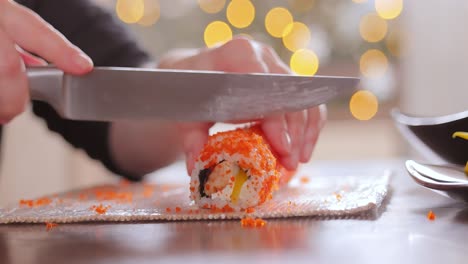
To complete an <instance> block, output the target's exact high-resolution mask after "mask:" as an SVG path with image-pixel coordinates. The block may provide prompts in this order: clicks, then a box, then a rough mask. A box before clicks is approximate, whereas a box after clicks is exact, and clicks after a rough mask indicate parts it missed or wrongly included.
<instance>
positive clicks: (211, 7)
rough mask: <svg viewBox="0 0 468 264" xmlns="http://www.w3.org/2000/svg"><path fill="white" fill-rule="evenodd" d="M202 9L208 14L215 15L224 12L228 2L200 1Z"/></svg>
mask: <svg viewBox="0 0 468 264" xmlns="http://www.w3.org/2000/svg"><path fill="white" fill-rule="evenodd" d="M198 5H199V6H200V8H201V9H202V10H203V11H205V12H206V13H208V14H215V13H218V12H220V11H221V10H223V8H224V5H226V0H198Z"/></svg>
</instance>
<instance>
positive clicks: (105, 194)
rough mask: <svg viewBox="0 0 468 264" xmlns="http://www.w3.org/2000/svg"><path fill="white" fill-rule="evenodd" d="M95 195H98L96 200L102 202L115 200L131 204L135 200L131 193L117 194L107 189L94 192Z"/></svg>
mask: <svg viewBox="0 0 468 264" xmlns="http://www.w3.org/2000/svg"><path fill="white" fill-rule="evenodd" d="M94 195H96V198H97V199H98V200H101V201H111V200H115V201H118V202H128V203H130V202H132V200H133V194H132V193H131V192H116V191H114V190H109V189H106V188H102V189H96V190H95V191H94Z"/></svg>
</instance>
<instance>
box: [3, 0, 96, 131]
mask: <svg viewBox="0 0 468 264" xmlns="http://www.w3.org/2000/svg"><path fill="white" fill-rule="evenodd" d="M28 51H29V52H32V53H35V54H37V55H38V56H40V57H42V58H44V59H45V60H47V61H49V62H51V63H54V64H55V65H56V66H57V67H58V68H60V69H62V70H64V71H65V72H68V73H72V74H84V73H87V72H89V71H90V70H91V69H92V68H93V63H92V61H91V59H90V58H89V57H88V56H87V55H85V54H84V53H83V52H82V51H81V50H79V49H78V48H77V47H76V46H74V45H73V44H71V43H70V42H69V41H68V40H67V39H65V37H63V36H62V35H61V34H60V33H59V32H57V31H56V30H55V29H54V28H52V26H50V25H49V24H47V22H45V21H44V20H42V19H41V18H40V17H39V16H38V15H37V14H35V13H33V12H32V11H31V10H29V9H27V8H25V7H23V6H21V5H18V4H16V3H15V2H13V1H8V0H0V125H1V124H5V123H7V122H8V121H10V120H11V119H13V118H14V117H15V116H17V115H18V114H20V113H21V112H23V110H24V108H25V106H26V104H27V102H28V101H29V89H28V79H27V76H26V72H25V65H27V66H41V65H46V64H47V63H46V61H45V60H43V59H41V58H39V57H36V56H34V55H32V54H30V53H29V52H28Z"/></svg>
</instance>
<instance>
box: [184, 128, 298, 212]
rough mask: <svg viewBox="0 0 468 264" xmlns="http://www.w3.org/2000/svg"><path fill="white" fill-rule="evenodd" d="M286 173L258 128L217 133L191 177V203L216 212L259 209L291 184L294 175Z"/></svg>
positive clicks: (206, 147)
mask: <svg viewBox="0 0 468 264" xmlns="http://www.w3.org/2000/svg"><path fill="white" fill-rule="evenodd" d="M285 172H287V171H286V170H285V169H284V168H283V167H282V166H281V165H280V164H279V162H277V159H276V157H275V155H274V154H273V152H272V151H271V149H270V146H269V145H268V143H267V142H266V140H265V139H264V136H263V133H262V131H261V129H260V128H259V127H258V126H254V127H249V128H243V129H237V130H233V131H227V132H221V133H217V134H215V135H212V136H210V138H209V139H208V142H207V144H206V145H205V147H204V149H203V150H202V152H201V153H200V155H199V157H198V159H197V161H196V163H195V169H194V170H193V171H192V173H191V182H190V190H191V199H192V200H194V201H195V202H196V203H197V204H198V205H199V206H200V207H204V208H212V209H213V208H229V209H234V210H240V209H247V208H251V207H254V206H258V205H260V204H263V203H264V202H265V201H267V200H269V199H271V198H272V195H273V192H274V191H276V190H277V189H278V188H279V185H280V183H281V184H284V183H287V181H288V180H289V178H290V177H291V176H292V174H293V173H291V172H287V173H285ZM283 176H284V178H282V177H283Z"/></svg>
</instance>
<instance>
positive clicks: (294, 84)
mask: <svg viewBox="0 0 468 264" xmlns="http://www.w3.org/2000/svg"><path fill="white" fill-rule="evenodd" d="M27 74H28V79H29V87H30V92H31V98H32V99H33V100H40V101H44V102H47V103H48V104H50V105H51V106H52V107H53V108H54V109H55V110H56V111H57V112H58V113H59V114H60V115H61V116H62V117H63V118H67V119H73V120H89V121H117V120H145V119H157V120H175V121H210V122H225V121H230V120H248V119H258V118H262V117H264V116H267V115H271V114H275V113H284V112H292V111H299V110H303V109H306V108H310V107H313V106H317V105H320V104H323V103H327V102H328V101H330V100H332V99H334V98H336V97H338V96H344V95H347V94H351V93H352V92H353V91H355V88H356V86H357V84H358V82H359V79H358V78H353V77H336V76H334V77H333V76H313V77H304V76H293V75H282V74H238V73H226V72H210V71H188V70H184V71H181V70H160V69H146V68H145V69H142V68H120V67H95V68H94V69H93V71H92V72H90V73H88V74H86V75H82V76H74V75H70V74H66V73H64V72H62V71H61V70H59V69H57V68H54V67H37V68H28V69H27Z"/></svg>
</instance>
